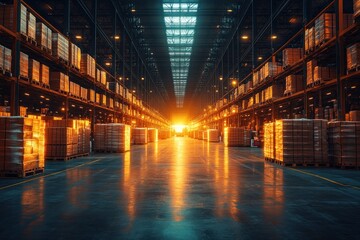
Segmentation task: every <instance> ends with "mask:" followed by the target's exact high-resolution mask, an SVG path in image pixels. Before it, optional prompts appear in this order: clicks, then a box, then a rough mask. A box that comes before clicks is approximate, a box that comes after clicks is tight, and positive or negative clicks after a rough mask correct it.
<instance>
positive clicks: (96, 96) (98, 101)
mask: <svg viewBox="0 0 360 240" xmlns="http://www.w3.org/2000/svg"><path fill="white" fill-rule="evenodd" d="M95 103H97V104H99V105H100V103H101V94H100V93H95Z"/></svg>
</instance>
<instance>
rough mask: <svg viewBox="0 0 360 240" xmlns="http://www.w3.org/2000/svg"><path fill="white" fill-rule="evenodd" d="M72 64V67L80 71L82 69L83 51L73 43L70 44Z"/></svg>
mask: <svg viewBox="0 0 360 240" xmlns="http://www.w3.org/2000/svg"><path fill="white" fill-rule="evenodd" d="M70 50H71V52H70V64H71V66H72V67H74V68H76V69H78V70H80V68H81V49H80V48H79V47H78V46H76V45H75V44H73V43H70Z"/></svg>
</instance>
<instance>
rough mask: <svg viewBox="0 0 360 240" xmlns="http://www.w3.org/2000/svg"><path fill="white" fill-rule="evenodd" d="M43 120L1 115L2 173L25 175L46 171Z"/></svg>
mask: <svg viewBox="0 0 360 240" xmlns="http://www.w3.org/2000/svg"><path fill="white" fill-rule="evenodd" d="M42 125H43V122H42V121H41V120H39V119H32V118H24V117H0V174H1V175H2V176H17V177H25V176H28V175H30V174H31V175H32V174H35V173H38V172H43V171H44V159H43V152H42V151H43V150H44V146H43V144H44V141H43V135H44V133H43V126H42Z"/></svg>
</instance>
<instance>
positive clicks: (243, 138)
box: [224, 127, 251, 147]
mask: <svg viewBox="0 0 360 240" xmlns="http://www.w3.org/2000/svg"><path fill="white" fill-rule="evenodd" d="M224 145H225V147H250V145H251V131H250V130H248V129H245V128H243V127H227V128H224Z"/></svg>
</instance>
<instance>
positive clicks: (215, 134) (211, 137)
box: [207, 129, 220, 142]
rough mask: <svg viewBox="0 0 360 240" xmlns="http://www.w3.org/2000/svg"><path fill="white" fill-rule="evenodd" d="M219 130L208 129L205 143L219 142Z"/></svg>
mask: <svg viewBox="0 0 360 240" xmlns="http://www.w3.org/2000/svg"><path fill="white" fill-rule="evenodd" d="M219 140H220V139H219V130H217V129H208V130H207V141H208V142H219Z"/></svg>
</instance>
